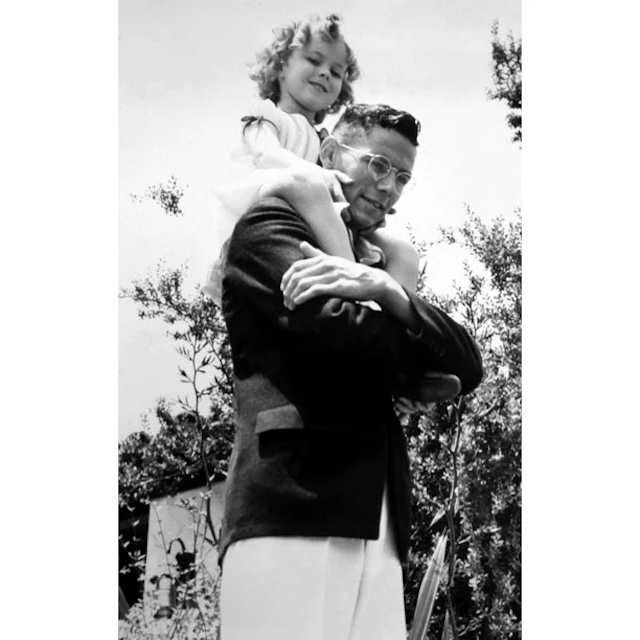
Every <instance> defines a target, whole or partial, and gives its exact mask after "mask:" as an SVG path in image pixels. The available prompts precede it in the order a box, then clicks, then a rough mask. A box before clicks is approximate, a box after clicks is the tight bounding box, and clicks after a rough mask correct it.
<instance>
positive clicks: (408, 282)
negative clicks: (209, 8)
mask: <svg viewBox="0 0 640 640" xmlns="http://www.w3.org/2000/svg"><path fill="white" fill-rule="evenodd" d="M358 76H359V69H358V64H357V62H356V59H355V56H354V55H353V52H352V50H351V49H350V47H349V46H348V45H347V43H346V42H345V40H344V38H343V36H342V34H341V32H340V19H339V18H338V16H335V15H331V16H328V17H327V18H326V20H322V19H320V18H318V17H317V16H316V17H313V18H311V19H310V20H308V21H306V22H297V23H293V24H291V25H288V26H286V27H283V28H280V29H276V30H275V38H274V40H273V42H272V43H271V45H270V46H269V47H267V48H265V49H264V50H263V51H261V52H260V53H259V54H258V56H257V62H256V64H255V66H254V68H253V70H252V73H251V75H250V77H251V79H252V80H255V81H256V83H257V84H258V90H259V95H260V97H261V98H263V100H262V101H261V102H259V103H257V104H256V105H254V106H253V108H252V110H251V113H250V114H248V115H247V116H246V117H244V118H243V119H242V120H243V121H244V122H245V126H244V129H243V141H244V153H245V160H246V155H248V156H250V158H251V160H252V164H253V165H254V166H255V167H256V168H257V169H258V170H257V171H253V173H252V174H251V177H249V178H246V179H244V180H242V181H241V183H240V184H239V185H238V186H236V187H231V188H229V187H228V188H227V189H225V191H220V192H219V193H218V194H217V197H218V199H219V200H221V201H222V204H223V210H224V216H225V217H226V218H227V224H226V226H227V230H229V227H231V230H232V226H233V224H235V222H236V221H237V219H238V218H239V217H240V216H241V215H242V214H243V213H244V212H245V211H246V210H247V209H248V208H249V206H250V205H251V203H252V202H253V201H255V200H256V199H257V198H258V197H260V195H262V194H263V193H265V192H268V193H270V194H274V190H273V188H272V184H273V182H275V183H278V179H277V176H276V174H275V173H273V172H271V173H270V172H269V171H268V170H271V169H278V168H287V167H292V166H294V165H296V164H298V163H312V164H313V165H314V166H316V167H317V174H318V176H317V182H316V183H315V184H306V185H305V188H304V189H295V188H292V187H291V186H289V188H287V187H285V186H284V185H283V186H282V187H281V188H280V189H279V190H278V189H276V192H277V194H278V195H280V196H282V197H284V198H285V199H286V200H287V201H288V202H289V203H290V204H291V206H292V207H293V208H294V209H295V210H296V211H298V212H299V213H300V216H301V217H302V218H303V219H304V220H305V222H306V223H307V224H308V225H309V227H310V228H311V231H312V232H313V235H314V237H315V238H316V239H317V241H318V244H319V245H320V248H321V249H322V250H323V251H325V252H326V253H329V254H331V255H335V256H340V257H342V258H346V259H349V260H354V254H353V250H352V246H351V241H350V239H349V236H348V232H347V230H346V228H345V225H344V223H343V222H342V220H341V218H340V214H339V213H338V211H339V209H340V207H338V208H336V206H335V205H334V202H335V201H344V197H343V196H342V191H341V187H340V185H341V183H346V182H349V181H350V179H349V178H348V177H347V176H345V175H344V174H341V173H340V172H337V171H330V170H327V169H323V168H322V167H320V166H319V165H318V164H317V163H318V157H319V153H320V143H321V137H322V135H323V134H325V135H326V131H324V130H323V132H318V131H317V130H316V129H315V127H314V125H317V124H320V123H321V122H322V121H323V120H324V117H325V115H326V114H327V113H336V112H337V111H339V110H340V109H341V108H342V107H343V106H345V105H347V104H349V103H350V102H353V91H352V88H351V83H352V82H353V81H354V80H356V79H357V78H358ZM229 231H230V230H229ZM225 235H227V234H225ZM228 235H230V232H229V234H228ZM367 239H368V240H370V241H371V243H369V242H366V241H361V242H360V243H359V247H358V249H359V252H358V258H359V259H360V260H361V261H362V262H366V263H367V262H368V263H369V264H373V263H376V264H383V265H384V269H385V270H386V271H387V272H389V274H390V275H391V276H393V277H394V279H395V280H397V281H398V282H399V283H400V284H401V285H403V286H404V287H406V288H408V289H410V290H412V291H414V290H415V288H416V284H417V279H418V272H419V269H418V254H417V252H416V250H415V249H414V248H413V246H412V245H411V244H410V243H409V242H407V241H405V240H402V239H400V238H395V237H393V236H391V235H390V234H388V233H384V232H382V231H380V230H376V231H373V232H372V233H370V234H368V236H367ZM224 254H225V248H224V247H223V250H222V253H221V257H220V258H219V259H218V261H217V262H216V263H215V264H214V265H213V266H212V268H211V270H210V272H209V276H208V279H207V282H206V283H205V285H204V287H203V291H204V292H205V293H206V294H207V295H209V296H210V297H211V298H213V299H214V300H215V301H217V302H218V303H219V302H220V300H221V284H222V271H223V267H224Z"/></svg>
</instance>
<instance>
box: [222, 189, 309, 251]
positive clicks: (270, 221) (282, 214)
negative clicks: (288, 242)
mask: <svg viewBox="0 0 640 640" xmlns="http://www.w3.org/2000/svg"><path fill="white" fill-rule="evenodd" d="M276 232H278V233H279V234H280V235H282V234H285V235H296V236H297V235H299V234H300V233H303V234H305V235H306V234H309V233H310V230H309V228H308V225H307V224H306V223H305V222H304V220H303V219H302V217H301V216H300V214H299V213H298V212H297V211H296V210H295V209H294V208H293V207H292V206H291V205H290V204H289V203H288V202H287V201H286V200H285V199H284V198H279V197H277V196H268V197H264V198H259V199H257V200H256V201H255V202H254V203H253V204H252V205H251V207H250V208H249V209H248V210H247V212H246V213H245V214H243V215H242V217H241V218H240V219H239V220H238V222H237V223H236V225H235V228H234V230H233V234H232V236H231V243H232V244H237V243H242V244H244V243H246V242H250V241H255V240H257V239H258V238H264V239H267V240H268V239H270V238H271V237H272V236H273V234H274V233H276ZM305 239H306V238H305Z"/></svg>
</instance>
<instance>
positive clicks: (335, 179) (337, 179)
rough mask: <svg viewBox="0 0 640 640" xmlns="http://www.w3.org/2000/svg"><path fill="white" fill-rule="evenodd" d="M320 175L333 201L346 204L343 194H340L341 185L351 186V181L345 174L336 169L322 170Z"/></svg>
mask: <svg viewBox="0 0 640 640" xmlns="http://www.w3.org/2000/svg"><path fill="white" fill-rule="evenodd" d="M322 175H323V178H324V181H325V183H326V185H327V188H328V189H329V193H330V194H331V197H332V198H333V201H334V202H346V198H345V197H344V193H342V185H343V184H351V183H352V182H353V180H352V179H351V178H350V177H349V176H348V175H347V174H346V173H342V171H337V170H336V169H323V170H322Z"/></svg>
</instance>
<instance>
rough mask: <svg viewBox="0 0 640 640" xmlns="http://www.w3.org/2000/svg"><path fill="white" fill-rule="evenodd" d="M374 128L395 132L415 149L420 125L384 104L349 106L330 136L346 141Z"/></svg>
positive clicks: (409, 116) (404, 112)
mask: <svg viewBox="0 0 640 640" xmlns="http://www.w3.org/2000/svg"><path fill="white" fill-rule="evenodd" d="M375 126H379V127H383V128H384V129H391V130H392V131H397V132H398V133H399V134H400V135H402V136H404V137H405V138H406V139H407V140H409V142H411V143H412V144H413V145H415V146H416V147H417V146H418V134H419V133H420V123H419V122H418V120H416V119H415V118H414V117H413V116H412V115H411V114H410V113H408V112H406V111H398V110H397V109H394V108H393V107H389V106H387V105H386V104H352V105H349V106H348V107H347V108H346V109H345V111H344V113H343V114H342V116H341V117H340V119H339V120H338V122H337V123H336V126H335V127H334V128H333V132H332V135H334V136H335V137H336V138H338V139H339V140H347V139H351V138H354V137H356V136H357V135H358V134H364V135H367V134H368V133H369V131H371V129H372V128H373V127H375Z"/></svg>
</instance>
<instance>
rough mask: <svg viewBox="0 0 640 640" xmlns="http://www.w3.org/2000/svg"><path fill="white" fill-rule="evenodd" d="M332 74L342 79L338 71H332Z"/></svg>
mask: <svg viewBox="0 0 640 640" xmlns="http://www.w3.org/2000/svg"><path fill="white" fill-rule="evenodd" d="M331 75H332V76H333V77H334V78H338V80H342V76H341V75H340V74H339V73H338V72H337V71H332V72H331Z"/></svg>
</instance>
